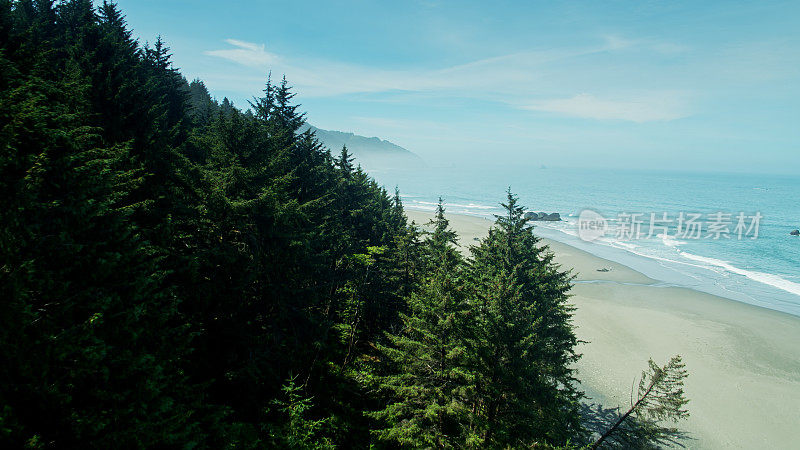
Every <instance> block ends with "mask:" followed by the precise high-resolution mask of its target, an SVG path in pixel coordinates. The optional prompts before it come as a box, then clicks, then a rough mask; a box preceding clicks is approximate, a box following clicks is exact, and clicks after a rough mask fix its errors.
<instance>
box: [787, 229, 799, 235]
mask: <svg viewBox="0 0 800 450" xmlns="http://www.w3.org/2000/svg"><path fill="white" fill-rule="evenodd" d="M789 234H791V235H792V236H800V230H792V231H791V232H790V233H789Z"/></svg>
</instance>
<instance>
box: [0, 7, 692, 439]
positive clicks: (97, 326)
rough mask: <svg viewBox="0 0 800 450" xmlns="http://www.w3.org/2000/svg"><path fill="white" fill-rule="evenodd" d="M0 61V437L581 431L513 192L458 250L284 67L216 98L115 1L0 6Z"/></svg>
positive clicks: (565, 308) (554, 302)
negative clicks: (308, 100) (303, 102)
mask: <svg viewBox="0 0 800 450" xmlns="http://www.w3.org/2000/svg"><path fill="white" fill-rule="evenodd" d="M276 20H279V19H277V18H276ZM0 68H1V70H0V72H1V73H2V75H1V76H0V191H2V194H1V195H0V199H2V204H1V205H0V298H1V299H2V301H0V447H2V448H20V447H29V448H147V447H149V448H153V447H157V448H163V447H181V448H198V447H199V448H221V447H231V448H234V447H235V448H260V447H280V448H312V447H313V448H332V447H341V448H366V447H369V446H376V447H388V448H397V447H398V446H400V447H437V448H439V447H459V448H463V447H476V448H485V447H490V448H507V447H513V448H522V447H530V446H534V445H567V444H568V443H570V442H572V443H575V442H582V440H585V439H586V438H587V437H588V436H589V435H588V433H587V432H586V430H585V428H584V427H583V425H582V421H581V417H580V415H579V406H580V404H579V400H580V398H581V393H580V392H579V391H578V389H577V388H576V384H575V379H574V377H575V374H574V373H573V371H572V369H571V363H572V362H573V361H575V359H576V358H578V355H576V353H575V345H576V339H575V335H574V333H573V330H572V326H571V324H570V317H571V309H570V306H569V305H568V303H567V301H568V291H569V288H570V276H569V275H568V274H567V273H565V272H564V271H562V270H561V269H560V268H558V267H556V266H555V265H554V264H553V263H552V255H551V254H550V253H549V251H548V250H547V249H546V248H543V247H542V246H540V245H539V243H538V240H537V238H536V237H535V236H534V235H533V234H532V231H531V229H530V228H529V227H526V226H525V219H524V217H523V214H522V209H521V208H520V207H519V206H518V205H517V204H516V199H515V197H514V196H513V195H511V194H510V193H509V194H508V196H507V199H506V203H505V204H506V210H507V214H506V215H504V216H503V217H500V218H498V221H497V224H496V226H495V228H494V229H493V231H492V232H491V233H490V235H489V237H488V238H487V239H486V240H484V241H483V242H481V243H480V244H479V245H478V246H476V247H475V248H474V249H473V250H472V256H471V257H470V258H469V259H464V258H463V257H462V256H461V254H460V253H459V252H458V251H456V250H455V247H454V234H453V232H452V231H451V230H450V228H449V226H448V222H447V219H446V217H445V215H444V208H443V207H441V206H440V208H439V212H438V215H437V216H436V218H435V220H434V222H433V224H432V229H433V231H432V232H430V233H422V232H421V231H420V230H419V229H418V228H417V227H416V226H414V225H413V224H409V223H407V220H406V218H405V216H404V213H403V206H402V204H401V201H400V197H399V194H397V193H392V194H390V193H387V192H386V190H385V189H384V188H382V187H381V186H379V185H377V184H376V183H375V181H373V179H372V178H370V177H369V175H368V174H366V173H365V172H364V171H362V170H361V169H359V168H357V167H354V165H353V161H352V158H351V157H350V156H349V154H348V153H347V151H346V150H343V151H341V152H338V151H337V153H336V154H335V155H332V154H331V153H330V151H329V150H328V149H326V148H323V147H322V146H321V145H320V143H319V141H318V140H317V139H316V138H315V136H314V134H313V133H312V132H308V131H307V132H299V131H298V130H300V128H301V127H302V126H303V125H304V117H303V114H302V113H301V112H300V110H299V109H298V106H297V105H296V104H295V103H294V102H293V96H294V94H293V93H292V91H291V88H290V86H289V84H288V83H287V82H286V80H282V81H280V82H277V83H274V82H272V81H270V80H269V79H267V80H265V89H264V91H263V92H262V93H260V94H259V96H258V97H257V98H255V99H254V100H253V101H252V105H251V107H250V108H249V109H248V110H246V111H242V110H238V109H236V108H234V107H232V106H231V104H230V103H229V102H228V101H227V100H222V101H221V102H218V101H216V100H214V99H212V97H211V96H210V95H209V93H208V91H207V90H206V88H205V86H204V85H203V83H202V82H201V81H197V80H196V81H192V82H191V83H189V82H187V80H186V79H184V78H183V76H182V75H181V74H180V73H179V72H178V71H177V70H176V69H175V68H173V66H172V64H171V62H170V53H169V49H168V48H167V45H166V44H165V43H164V42H162V41H161V40H160V39H157V40H155V43H154V44H152V45H142V44H141V43H139V42H137V41H136V40H134V39H133V38H132V35H131V31H130V29H129V28H128V27H127V25H126V23H125V20H124V16H123V14H122V13H121V12H120V11H119V10H118V8H117V7H116V6H114V5H113V4H110V3H103V4H102V5H100V6H99V7H97V8H96V9H95V8H94V7H93V5H92V2H91V1H90V0H70V1H65V2H59V3H53V2H51V1H47V0H38V1H32V0H27V1H14V2H12V1H9V0H0ZM681 407H682V403H680V402H677V403H676V406H675V409H677V410H680V408H681Z"/></svg>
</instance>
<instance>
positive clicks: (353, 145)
mask: <svg viewBox="0 0 800 450" xmlns="http://www.w3.org/2000/svg"><path fill="white" fill-rule="evenodd" d="M306 129H310V130H311V131H313V132H314V134H315V135H316V136H317V139H319V140H320V142H322V144H323V145H325V146H326V147H328V148H329V149H330V150H331V153H333V155H334V156H336V155H338V154H339V151H340V150H341V149H342V146H343V145H346V146H347V149H348V150H350V152H351V153H352V154H353V156H354V157H355V158H356V162H357V163H359V164H361V166H362V167H364V168H365V169H384V168H392V167H402V168H413V167H421V166H424V165H425V162H424V161H423V160H422V158H420V157H419V156H417V155H416V154H415V153H413V152H411V151H409V150H407V149H405V148H403V147H401V146H399V145H397V144H395V143H393V142H389V141H386V140H383V139H380V138H377V137H366V136H359V135H357V134H354V133H346V132H343V131H332V130H323V129H321V128H317V127H315V126H313V125H306V127H304V128H303V129H301V131H305V130H306Z"/></svg>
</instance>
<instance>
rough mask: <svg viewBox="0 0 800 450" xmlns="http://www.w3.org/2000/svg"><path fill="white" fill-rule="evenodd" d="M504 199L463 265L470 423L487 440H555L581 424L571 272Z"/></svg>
mask: <svg viewBox="0 0 800 450" xmlns="http://www.w3.org/2000/svg"><path fill="white" fill-rule="evenodd" d="M503 206H504V208H505V209H506V214H505V215H503V216H498V218H497V222H496V224H495V227H494V228H492V229H491V230H490V231H489V235H488V237H487V238H486V239H484V240H483V241H482V242H481V243H480V245H478V246H477V247H474V248H472V261H471V264H470V273H471V278H472V280H473V289H474V290H475V294H474V295H475V297H474V300H473V302H474V306H475V308H476V316H477V326H476V333H477V336H476V338H475V342H476V347H475V350H474V353H475V364H476V366H477V368H478V372H479V373H480V381H479V382H478V383H476V384H477V385H479V386H480V389H479V391H478V392H477V395H476V399H475V402H476V410H477V411H478V412H479V415H480V417H481V420H480V421H477V423H478V424H479V429H480V434H481V436H483V438H484V439H485V440H486V441H487V443H488V444H490V445H492V446H520V445H532V444H534V443H537V442H538V443H542V442H550V443H562V442H565V441H566V440H567V439H568V438H569V437H570V436H573V435H575V434H577V433H578V432H579V431H580V424H579V418H578V399H579V398H580V392H578V391H576V389H575V388H574V386H575V381H576V380H575V379H574V377H573V369H572V363H573V362H574V361H576V360H577V358H578V355H576V353H575V351H574V347H575V345H576V343H577V340H576V338H575V334H574V332H573V328H572V325H571V316H572V308H571V306H569V305H568V304H567V299H568V295H567V292H568V290H569V289H570V280H571V277H570V275H569V274H567V273H565V272H562V271H560V270H559V268H558V266H557V265H555V264H554V263H553V262H552V258H553V256H552V253H551V252H550V251H549V250H548V249H547V248H546V247H543V246H540V245H539V239H538V238H537V237H535V236H534V235H533V231H532V228H531V227H529V226H527V223H526V219H525V218H524V214H523V208H522V207H520V206H519V205H518V204H517V199H516V197H515V196H513V195H512V194H511V192H510V191H509V193H508V196H507V202H506V203H505V204H503Z"/></svg>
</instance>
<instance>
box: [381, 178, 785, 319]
mask: <svg viewBox="0 0 800 450" xmlns="http://www.w3.org/2000/svg"><path fill="white" fill-rule="evenodd" d="M370 173H371V174H372V175H373V176H375V178H376V179H377V180H378V182H380V183H381V184H383V185H385V186H387V187H388V188H389V190H390V191H391V190H392V189H393V187H394V186H399V187H400V190H401V194H402V196H403V200H404V202H405V205H406V207H407V208H413V209H433V208H434V207H435V203H436V201H437V198H438V197H439V196H442V197H443V198H444V201H445V204H446V206H447V210H448V212H452V213H461V214H470V215H477V216H486V217H491V216H492V215H493V214H495V213H498V212H499V211H500V206H499V204H498V203H499V202H500V201H502V200H504V198H505V190H506V189H507V187H509V186H510V187H511V188H512V191H513V192H514V193H515V194H517V195H518V196H519V198H520V203H521V204H522V205H523V206H525V207H526V209H528V210H533V211H545V212H558V213H560V214H561V216H562V218H563V219H564V221H562V222H555V223H545V222H536V226H537V228H536V230H537V233H538V234H540V235H542V236H544V237H548V238H551V239H555V240H558V241H562V242H565V243H567V244H570V245H574V246H576V247H579V248H581V249H583V250H586V251H589V252H590V253H593V254H595V255H597V256H601V257H603V258H607V259H610V260H614V261H617V262H620V263H623V264H626V265H628V266H630V267H632V268H634V269H636V270H639V271H641V272H643V273H645V274H646V275H648V276H650V277H651V278H654V279H656V280H659V281H660V282H661V284H662V285H664V286H683V287H689V288H693V289H697V290H700V291H704V292H709V293H712V294H716V295H721V296H724V297H728V298H731V299H734V300H738V301H743V302H747V303H751V304H755V305H759V306H764V307H767V308H771V309H775V310H778V311H783V312H788V313H790V314H794V315H800V257H799V256H798V255H800V237H796V236H790V235H789V232H790V231H791V230H793V229H796V228H800V204H798V201H797V196H798V195H800V177H788V176H776V175H748V174H718V173H713V174H712V173H688V172H687V173H677V172H660V171H628V170H619V171H614V170H588V169H561V168H548V169H541V168H538V167H537V168H527V167H491V168H488V167H486V168H460V167H446V168H426V169H422V170H401V169H397V170H370ZM584 209H592V210H594V211H596V212H598V213H600V214H601V215H603V216H604V217H605V218H606V219H609V224H610V226H611V228H612V229H611V231H610V232H609V233H607V234H606V236H604V237H603V238H601V239H599V240H597V241H594V242H585V241H583V240H581V239H579V238H578V233H577V231H578V225H577V218H578V215H579V214H580V212H581V211H582V210H584ZM681 212H683V213H684V214H685V215H687V214H689V213H697V214H702V218H701V220H700V222H701V223H703V225H704V226H705V228H704V229H703V237H702V238H700V239H691V238H684V239H682V238H680V237H675V234H676V231H677V230H676V226H675V224H674V223H673V225H672V226H671V227H670V228H668V233H667V236H663V230H662V231H659V232H658V233H659V234H661V236H652V237H651V238H649V239H644V238H642V239H633V240H631V239H621V238H617V237H616V233H615V232H614V228H615V227H616V226H619V224H620V222H619V220H618V219H619V217H618V214H620V213H641V214H644V216H643V218H642V220H643V222H644V224H643V232H644V233H643V234H645V235H646V234H647V230H648V227H649V222H650V213H655V214H656V215H657V216H658V217H659V218H660V217H662V216H663V214H665V213H666V214H667V217H668V218H669V219H673V220H676V219H677V217H678V215H679V214H680V213H681ZM717 212H722V213H727V214H731V218H730V223H728V224H727V225H728V228H729V229H730V231H731V232H732V234H731V237H730V238H724V237H721V238H720V239H717V240H715V239H711V238H707V237H705V235H706V234H707V233H706V231H707V225H708V214H713V213H717ZM740 212H742V213H744V214H745V215H746V216H748V217H752V216H754V215H755V214H756V213H760V214H761V216H762V218H761V219H760V221H759V226H758V237H757V238H756V239H751V237H752V235H753V234H754V230H751V231H750V233H746V232H745V235H744V236H743V239H741V240H739V239H737V236H736V234H735V233H733V232H734V230H735V226H736V224H737V220H736V216H737V215H738V214H739V213H740ZM751 223H752V219H748V220H747V222H746V224H747V225H748V226H749V225H750V224H751Z"/></svg>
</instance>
